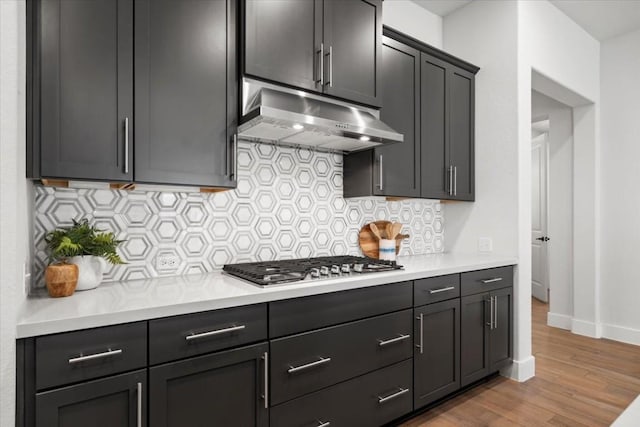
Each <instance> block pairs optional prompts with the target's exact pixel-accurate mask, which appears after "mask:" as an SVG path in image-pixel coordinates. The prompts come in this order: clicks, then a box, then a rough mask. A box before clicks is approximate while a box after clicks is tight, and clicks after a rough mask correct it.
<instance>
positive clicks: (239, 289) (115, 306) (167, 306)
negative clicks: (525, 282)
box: [17, 253, 517, 338]
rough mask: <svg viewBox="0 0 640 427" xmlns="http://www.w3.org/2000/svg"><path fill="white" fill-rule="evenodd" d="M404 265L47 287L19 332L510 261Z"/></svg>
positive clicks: (427, 258)
mask: <svg viewBox="0 0 640 427" xmlns="http://www.w3.org/2000/svg"><path fill="white" fill-rule="evenodd" d="M398 263H399V264H401V265H403V266H404V270H396V271H390V272H384V273H372V274H361V275H353V276H349V277H338V278H333V279H317V280H309V281H304V282H298V283H295V282H294V283H291V284H285V285H273V286H269V287H265V288H261V287H258V286H256V285H253V284H251V283H249V282H246V281H244V280H240V279H236V278H234V277H232V276H229V275H227V274H225V273H222V272H213V273H208V274H197V275H188V276H177V277H161V278H154V279H144V280H131V281H124V282H111V283H104V284H102V285H101V286H99V287H98V288H96V289H93V290H89V291H80V292H76V293H75V294H73V295H72V296H70V297H66V298H49V297H48V296H47V295H46V293H42V294H39V295H34V296H31V297H29V298H28V299H27V300H26V302H25V303H24V306H23V307H22V308H21V315H20V318H19V320H18V325H17V337H18V338H26V337H32V336H38V335H45V334H53V333H58V332H67V331H73V330H78V329H87V328H94V327H99V326H107V325H115V324H119V323H127V322H135V321H140V320H148V319H154V318H159V317H167V316H175V315H180V314H188V313H196V312H199V311H207V310H216V309H220V308H227V307H235V306H241V305H248V304H256V303H261V302H267V301H276V300H281V299H287V298H297V297H303V296H309V295H317V294H323V293H328V292H336V291H343V290H348V289H356V288H364V287H368V286H377V285H383V284H388V283H394V282H402V281H406V280H415V279H422V278H426V277H434V276H441V275H445V274H452V273H460V272H464V271H473V270H481V269H485V268H493V267H501V266H505V265H514V264H516V263H517V259H516V258H514V257H512V256H501V255H496V254H453V253H444V254H431V255H414V256H405V257H399V258H398Z"/></svg>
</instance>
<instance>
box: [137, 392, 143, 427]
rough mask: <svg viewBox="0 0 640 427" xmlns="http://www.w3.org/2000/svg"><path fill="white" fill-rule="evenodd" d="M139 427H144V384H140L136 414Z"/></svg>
mask: <svg viewBox="0 0 640 427" xmlns="http://www.w3.org/2000/svg"><path fill="white" fill-rule="evenodd" d="M136 419H137V422H138V427H142V383H138V412H137V413H136Z"/></svg>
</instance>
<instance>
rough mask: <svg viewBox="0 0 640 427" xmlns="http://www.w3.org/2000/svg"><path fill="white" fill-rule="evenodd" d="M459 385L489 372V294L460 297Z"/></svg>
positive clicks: (463, 384)
mask: <svg viewBox="0 0 640 427" xmlns="http://www.w3.org/2000/svg"><path fill="white" fill-rule="evenodd" d="M460 304H461V305H460V380H461V383H460V385H461V386H462V387H464V386H466V385H468V384H471V383H472V382H474V381H477V380H479V379H481V378H484V377H485V376H487V374H488V373H489V327H488V326H487V325H488V323H489V317H490V316H489V314H490V310H489V294H477V295H469V296H466V297H462V298H461V299H460Z"/></svg>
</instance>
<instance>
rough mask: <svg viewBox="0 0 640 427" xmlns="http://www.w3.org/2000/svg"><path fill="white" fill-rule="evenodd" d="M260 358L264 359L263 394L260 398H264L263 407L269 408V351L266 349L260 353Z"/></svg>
mask: <svg viewBox="0 0 640 427" xmlns="http://www.w3.org/2000/svg"><path fill="white" fill-rule="evenodd" d="M262 360H264V394H263V395H262V398H263V399H264V409H268V408H269V353H267V352H266V351H265V352H264V354H263V355H262Z"/></svg>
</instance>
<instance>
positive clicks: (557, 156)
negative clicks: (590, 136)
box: [531, 91, 573, 329]
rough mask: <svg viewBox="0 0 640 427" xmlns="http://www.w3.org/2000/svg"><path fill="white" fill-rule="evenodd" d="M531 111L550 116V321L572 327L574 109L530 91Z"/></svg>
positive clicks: (559, 325)
mask: <svg viewBox="0 0 640 427" xmlns="http://www.w3.org/2000/svg"><path fill="white" fill-rule="evenodd" d="M531 114H532V117H533V118H534V119H535V118H537V117H542V116H545V117H547V118H548V119H549V123H550V128H549V164H548V176H549V184H548V188H549V192H548V195H547V198H548V201H549V204H548V211H549V215H548V222H547V233H548V235H549V236H550V238H551V240H550V241H549V242H548V243H547V247H548V251H549V254H548V257H549V283H550V290H551V299H550V303H549V315H548V318H549V324H550V325H552V326H558V327H564V328H565V329H571V318H572V317H573V110H572V108H571V107H569V106H568V105H565V104H562V103H560V102H558V101H556V100H555V99H551V98H549V97H548V96H545V95H542V94H540V93H538V92H535V91H534V92H533V93H532V95H531Z"/></svg>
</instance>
